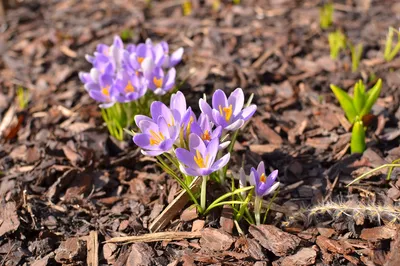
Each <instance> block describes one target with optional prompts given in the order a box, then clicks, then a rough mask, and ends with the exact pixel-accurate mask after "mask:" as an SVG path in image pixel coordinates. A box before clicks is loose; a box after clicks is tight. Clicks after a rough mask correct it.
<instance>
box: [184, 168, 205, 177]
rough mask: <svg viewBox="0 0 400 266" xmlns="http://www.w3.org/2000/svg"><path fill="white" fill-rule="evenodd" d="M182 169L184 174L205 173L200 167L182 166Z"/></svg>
mask: <svg viewBox="0 0 400 266" xmlns="http://www.w3.org/2000/svg"><path fill="white" fill-rule="evenodd" d="M180 170H181V171H182V172H183V173H184V174H186V175H189V176H201V175H203V174H202V173H203V171H200V169H193V168H190V167H182V166H181V167H180Z"/></svg>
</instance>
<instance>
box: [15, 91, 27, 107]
mask: <svg viewBox="0 0 400 266" xmlns="http://www.w3.org/2000/svg"><path fill="white" fill-rule="evenodd" d="M17 99H18V106H19V108H20V109H21V110H24V109H26V108H27V107H28V103H29V92H28V90H25V89H24V88H22V87H18V89H17Z"/></svg>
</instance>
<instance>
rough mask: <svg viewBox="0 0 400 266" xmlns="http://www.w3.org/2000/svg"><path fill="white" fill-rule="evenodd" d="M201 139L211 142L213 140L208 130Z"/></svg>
mask: <svg viewBox="0 0 400 266" xmlns="http://www.w3.org/2000/svg"><path fill="white" fill-rule="evenodd" d="M201 139H202V140H208V141H210V140H211V136H210V132H208V130H205V131H204V133H203V135H201Z"/></svg>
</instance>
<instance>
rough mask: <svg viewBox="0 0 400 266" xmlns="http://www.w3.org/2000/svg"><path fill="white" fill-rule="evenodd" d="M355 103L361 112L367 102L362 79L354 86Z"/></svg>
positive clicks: (358, 111)
mask: <svg viewBox="0 0 400 266" xmlns="http://www.w3.org/2000/svg"><path fill="white" fill-rule="evenodd" d="M353 103H354V107H355V109H356V111H357V113H358V114H359V113H361V111H362V109H363V107H364V104H365V89H364V84H363V82H362V81H361V80H360V81H359V82H357V83H356V85H355V86H354V97H353Z"/></svg>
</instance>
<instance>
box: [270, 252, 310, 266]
mask: <svg viewBox="0 0 400 266" xmlns="http://www.w3.org/2000/svg"><path fill="white" fill-rule="evenodd" d="M316 257H317V252H316V251H315V250H314V249H313V248H302V249H300V251H299V252H297V253H296V254H294V255H291V256H287V257H284V258H280V259H279V260H277V261H274V262H273V263H272V265H273V266H307V265H314V263H315V259H316Z"/></svg>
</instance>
